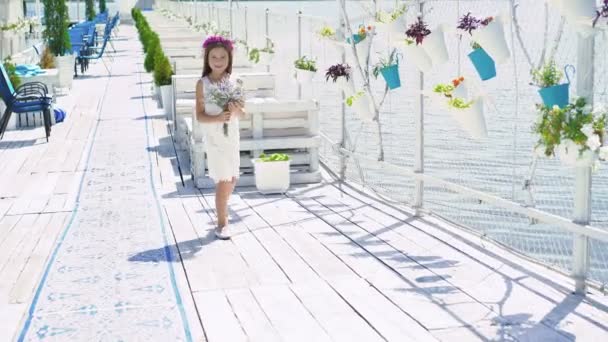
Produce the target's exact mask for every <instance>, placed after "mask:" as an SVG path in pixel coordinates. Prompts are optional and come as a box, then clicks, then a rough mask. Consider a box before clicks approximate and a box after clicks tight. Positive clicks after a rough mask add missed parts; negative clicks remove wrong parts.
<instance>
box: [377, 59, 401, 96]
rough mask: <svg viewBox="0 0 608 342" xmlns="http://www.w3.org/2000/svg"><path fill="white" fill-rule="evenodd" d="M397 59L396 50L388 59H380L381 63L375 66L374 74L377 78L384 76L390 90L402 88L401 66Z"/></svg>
mask: <svg viewBox="0 0 608 342" xmlns="http://www.w3.org/2000/svg"><path fill="white" fill-rule="evenodd" d="M398 63H399V62H398V60H397V57H396V50H393V52H392V53H391V54H390V56H389V57H388V59H385V58H380V62H378V63H377V64H376V65H374V68H373V70H372V73H373V75H374V77H375V78H378V75H379V74H382V77H384V80H385V81H386V84H387V85H388V88H389V89H391V90H392V89H397V88H399V87H401V79H400V78H399V64H398Z"/></svg>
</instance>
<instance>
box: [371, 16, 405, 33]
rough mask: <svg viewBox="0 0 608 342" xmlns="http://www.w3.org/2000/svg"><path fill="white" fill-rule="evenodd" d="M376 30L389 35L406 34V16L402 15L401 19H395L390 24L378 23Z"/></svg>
mask: <svg viewBox="0 0 608 342" xmlns="http://www.w3.org/2000/svg"><path fill="white" fill-rule="evenodd" d="M376 30H378V32H380V33H389V34H395V33H402V32H405V19H404V16H403V15H401V16H400V17H399V18H397V19H395V20H394V21H391V22H390V23H382V22H379V21H377V22H376Z"/></svg>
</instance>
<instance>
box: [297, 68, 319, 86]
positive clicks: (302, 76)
mask: <svg viewBox="0 0 608 342" xmlns="http://www.w3.org/2000/svg"><path fill="white" fill-rule="evenodd" d="M315 73H316V72H315V71H310V70H302V69H296V80H297V81H298V82H299V83H301V84H310V83H312V79H313V77H315Z"/></svg>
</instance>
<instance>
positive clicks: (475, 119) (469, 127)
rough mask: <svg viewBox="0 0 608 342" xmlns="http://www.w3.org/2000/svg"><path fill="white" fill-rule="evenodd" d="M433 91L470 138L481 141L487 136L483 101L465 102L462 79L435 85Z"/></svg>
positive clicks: (466, 95)
mask: <svg viewBox="0 0 608 342" xmlns="http://www.w3.org/2000/svg"><path fill="white" fill-rule="evenodd" d="M433 91H434V92H435V93H437V94H439V95H440V96H441V97H440V98H441V100H442V101H445V105H446V109H447V110H448V112H449V113H450V114H451V115H452V117H453V118H454V119H455V120H456V122H458V124H459V125H460V127H462V129H464V130H465V131H466V132H468V133H469V135H470V136H471V137H472V138H474V139H482V138H486V137H487V136H488V132H487V129H486V120H485V117H484V114H483V101H482V99H481V98H476V99H473V100H467V97H468V94H467V93H468V92H467V90H466V87H465V85H464V77H462V76H461V77H458V78H456V79H454V80H452V82H451V83H450V84H437V85H436V86H435V88H434V89H433Z"/></svg>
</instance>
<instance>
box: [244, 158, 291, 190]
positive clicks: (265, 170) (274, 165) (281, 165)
mask: <svg viewBox="0 0 608 342" xmlns="http://www.w3.org/2000/svg"><path fill="white" fill-rule="evenodd" d="M251 162H252V163H253V169H254V173H255V186H256V188H257V189H258V191H259V192H261V193H263V194H276V193H285V192H286V191H287V189H289V185H290V179H289V164H290V161H289V160H286V161H268V162H264V161H261V160H260V159H252V160H251Z"/></svg>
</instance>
